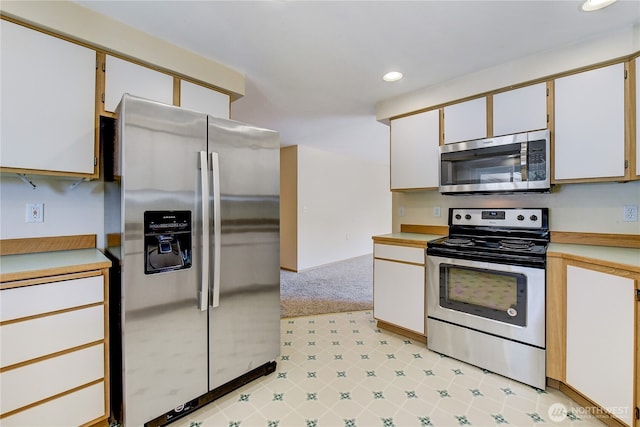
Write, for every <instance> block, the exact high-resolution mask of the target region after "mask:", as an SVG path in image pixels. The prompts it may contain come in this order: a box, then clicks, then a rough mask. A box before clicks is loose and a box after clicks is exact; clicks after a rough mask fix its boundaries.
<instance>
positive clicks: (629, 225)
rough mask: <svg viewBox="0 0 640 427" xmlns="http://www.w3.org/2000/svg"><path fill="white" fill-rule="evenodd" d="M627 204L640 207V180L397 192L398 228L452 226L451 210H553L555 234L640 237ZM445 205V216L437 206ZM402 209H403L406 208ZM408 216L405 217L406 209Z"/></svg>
mask: <svg viewBox="0 0 640 427" xmlns="http://www.w3.org/2000/svg"><path fill="white" fill-rule="evenodd" d="M624 205H636V206H639V205H640V181H633V182H627V183H618V182H613V183H597V184H563V185H559V186H555V187H554V190H553V192H552V193H550V194H534V193H527V194H519V195H517V194H512V195H479V196H443V195H441V194H440V193H439V192H438V191H435V190H434V191H421V192H415V193H394V196H393V206H394V207H393V229H394V231H399V230H400V224H429V225H447V214H448V209H449V208H475V207H478V208H491V207H505V208H506V207H548V208H549V215H550V217H551V219H550V224H549V227H550V228H551V230H553V231H573V232H584V233H615V234H640V222H624V221H623V220H622V208H623V206H624ZM434 207H440V208H441V211H442V214H441V216H440V217H434V216H433V208H434ZM401 208H402V209H401ZM401 210H402V211H403V213H404V216H400V211H401Z"/></svg>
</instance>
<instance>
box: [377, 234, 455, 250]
mask: <svg viewBox="0 0 640 427" xmlns="http://www.w3.org/2000/svg"><path fill="white" fill-rule="evenodd" d="M441 237H445V236H443V235H439V234H422V233H389V234H380V235H378V236H373V237H372V238H373V242H374V243H391V244H407V245H412V246H423V247H425V248H426V247H427V242H430V241H431V240H436V239H439V238H441Z"/></svg>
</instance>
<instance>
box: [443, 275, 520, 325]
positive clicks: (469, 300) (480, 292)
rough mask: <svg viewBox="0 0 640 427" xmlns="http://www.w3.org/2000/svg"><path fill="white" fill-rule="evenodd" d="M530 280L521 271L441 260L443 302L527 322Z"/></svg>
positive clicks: (467, 310)
mask: <svg viewBox="0 0 640 427" xmlns="http://www.w3.org/2000/svg"><path fill="white" fill-rule="evenodd" d="M526 281H527V279H526V276H525V275H524V274H521V273H509V272H503V271H493V270H487V269H479V268H472V267H461V266H455V265H450V264H440V305H441V306H443V307H445V308H450V309H453V310H457V311H462V312H465V313H469V314H473V315H476V316H480V317H485V318H489V319H493V320H499V321H502V322H505V323H510V324H513V325H519V326H525V324H526Z"/></svg>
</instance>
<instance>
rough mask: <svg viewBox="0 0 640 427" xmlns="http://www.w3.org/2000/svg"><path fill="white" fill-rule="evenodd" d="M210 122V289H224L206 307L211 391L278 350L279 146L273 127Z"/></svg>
mask: <svg viewBox="0 0 640 427" xmlns="http://www.w3.org/2000/svg"><path fill="white" fill-rule="evenodd" d="M208 120H209V126H208V138H209V151H211V152H212V153H216V154H217V157H218V163H219V165H218V168H219V170H218V185H219V191H220V206H219V209H218V210H219V212H220V218H218V219H219V220H220V224H221V229H220V233H219V235H213V236H212V238H211V240H212V246H211V248H210V251H211V252H212V253H214V252H215V249H214V245H215V243H214V242H215V241H216V239H218V242H219V248H220V249H219V251H220V253H219V256H220V271H219V272H218V273H219V274H220V288H219V289H218V290H215V289H214V290H212V292H211V294H212V295H214V294H215V293H216V292H219V305H218V306H217V307H210V308H209V345H210V349H209V354H210V382H209V387H210V388H211V389H214V388H216V387H218V386H220V385H223V384H225V383H226V382H228V381H230V380H233V379H235V378H237V377H238V376H240V375H242V374H244V373H246V372H248V371H250V370H252V369H254V368H257V367H259V366H260V365H263V364H264V363H267V362H269V361H273V360H275V359H276V358H277V356H278V355H279V353H280V230H279V228H280V220H279V216H280V143H279V136H278V133H277V132H274V131H269V130H264V129H258V128H254V127H251V126H247V125H245V124H244V123H238V122H233V121H229V120H225V119H216V118H212V117H209V118H208ZM215 220H216V219H215V218H214V221H215ZM214 256H215V255H214Z"/></svg>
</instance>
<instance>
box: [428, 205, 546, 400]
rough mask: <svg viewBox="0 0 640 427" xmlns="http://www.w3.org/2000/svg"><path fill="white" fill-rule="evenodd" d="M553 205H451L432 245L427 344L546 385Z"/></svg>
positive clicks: (493, 369) (452, 354)
mask: <svg viewBox="0 0 640 427" xmlns="http://www.w3.org/2000/svg"><path fill="white" fill-rule="evenodd" d="M548 243H549V225H548V209H547V208H523V209H520V208H507V209H457V208H456V209H450V210H449V236H448V237H444V238H442V239H438V240H435V241H433V242H429V243H428V245H427V347H428V348H429V349H431V350H433V351H436V352H438V353H442V354H445V355H448V356H451V357H453V358H456V359H459V360H462V361H464V362H467V363H470V364H473V365H477V366H479V367H482V368H485V369H488V370H490V371H493V372H496V373H498V374H501V375H504V376H506V377H509V378H513V379H515V380H517V381H520V382H523V383H525V384H529V385H531V386H534V387H538V388H540V389H544V388H545V379H546V376H545V294H546V292H545V287H546V279H545V266H546V251H547V245H548Z"/></svg>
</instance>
